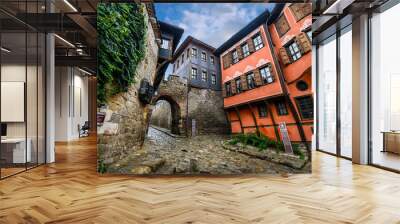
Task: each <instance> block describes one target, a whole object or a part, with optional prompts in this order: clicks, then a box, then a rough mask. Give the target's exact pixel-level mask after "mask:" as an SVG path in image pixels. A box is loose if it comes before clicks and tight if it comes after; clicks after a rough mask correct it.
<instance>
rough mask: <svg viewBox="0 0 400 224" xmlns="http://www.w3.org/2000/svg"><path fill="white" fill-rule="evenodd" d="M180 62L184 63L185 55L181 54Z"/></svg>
mask: <svg viewBox="0 0 400 224" xmlns="http://www.w3.org/2000/svg"><path fill="white" fill-rule="evenodd" d="M181 61H182V64H183V62H184V61H185V54H184V53H183V54H182V57H181Z"/></svg>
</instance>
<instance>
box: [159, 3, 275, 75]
mask: <svg viewBox="0 0 400 224" xmlns="http://www.w3.org/2000/svg"><path fill="white" fill-rule="evenodd" d="M273 6H274V4H272V3H156V4H155V8H156V16H157V19H158V20H161V21H164V22H167V23H170V24H173V25H176V26H179V27H181V28H183V29H184V30H185V32H184V33H183V36H182V38H181V41H180V42H181V43H182V42H183V41H184V40H185V38H186V37H187V36H189V35H191V36H193V37H194V38H197V39H199V40H201V41H203V42H205V43H207V44H209V45H211V46H213V47H215V48H218V47H219V46H220V45H221V44H222V43H224V42H225V41H226V40H228V39H229V37H231V36H232V35H233V34H235V33H236V32H237V31H239V30H240V29H241V28H243V27H244V26H246V25H247V24H248V23H249V22H250V21H251V20H253V19H254V18H256V17H257V16H258V15H259V14H261V13H262V12H264V11H265V10H266V9H267V8H268V9H269V10H270V11H271V9H272V8H273ZM171 73H172V65H170V66H168V69H167V71H166V74H165V77H164V78H165V79H166V78H167V77H168V76H169V75H170V74H171Z"/></svg>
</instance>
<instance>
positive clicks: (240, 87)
mask: <svg viewBox="0 0 400 224" xmlns="http://www.w3.org/2000/svg"><path fill="white" fill-rule="evenodd" d="M238 84H239V85H238ZM235 86H236V94H238V93H242V92H243V89H242V83H241V80H240V77H239V78H236V79H235Z"/></svg>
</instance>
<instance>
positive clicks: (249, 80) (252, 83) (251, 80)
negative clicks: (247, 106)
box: [246, 73, 256, 89]
mask: <svg viewBox="0 0 400 224" xmlns="http://www.w3.org/2000/svg"><path fill="white" fill-rule="evenodd" d="M246 80H247V88H249V89H254V88H255V87H256V80H255V79H254V73H250V74H248V75H247V76H246Z"/></svg>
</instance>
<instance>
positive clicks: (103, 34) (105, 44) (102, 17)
mask: <svg viewBox="0 0 400 224" xmlns="http://www.w3.org/2000/svg"><path fill="white" fill-rule="evenodd" d="M144 10H145V8H144V7H143V6H142V5H141V4H136V3H100V4H99V5H98V7H97V30H98V76H97V82H98V84H97V103H99V104H101V103H105V102H106V100H107V98H108V97H110V96H112V95H114V94H117V93H120V92H123V91H126V90H127V89H128V87H129V86H130V85H131V84H132V83H135V75H136V69H137V66H138V64H139V63H140V62H141V61H142V60H143V58H144V56H145V48H146V45H145V43H146V41H145V37H146V32H147V26H146V20H145V15H144Z"/></svg>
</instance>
